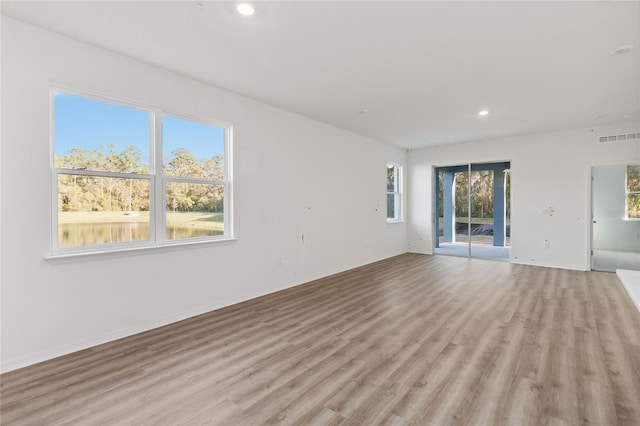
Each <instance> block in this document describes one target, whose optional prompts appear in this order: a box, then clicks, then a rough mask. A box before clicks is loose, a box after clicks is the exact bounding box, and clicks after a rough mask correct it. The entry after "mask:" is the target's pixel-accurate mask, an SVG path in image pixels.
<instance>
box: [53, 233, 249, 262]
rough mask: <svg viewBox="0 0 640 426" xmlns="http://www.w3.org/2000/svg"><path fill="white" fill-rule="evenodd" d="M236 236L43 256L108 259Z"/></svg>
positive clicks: (58, 259)
mask: <svg viewBox="0 0 640 426" xmlns="http://www.w3.org/2000/svg"><path fill="white" fill-rule="evenodd" d="M237 240H238V239H237V238H224V239H219V240H204V241H203V240H200V241H188V242H186V241H185V242H178V243H169V244H162V245H154V246H138V247H118V248H112V249H105V250H99V249H96V250H94V251H83V252H66V253H65V252H58V253H50V254H49V255H47V256H45V259H46V260H47V261H48V262H49V263H53V264H58V263H70V262H80V261H89V260H97V259H110V258H114V257H124V256H132V255H140V254H148V253H152V252H156V253H162V252H169V251H174V250H188V249H193V248H198V247H201V246H206V245H217V244H228V243H233V242H235V241H237Z"/></svg>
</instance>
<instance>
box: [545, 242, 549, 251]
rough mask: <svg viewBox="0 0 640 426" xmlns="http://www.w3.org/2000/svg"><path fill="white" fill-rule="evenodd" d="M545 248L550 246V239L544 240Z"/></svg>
mask: <svg viewBox="0 0 640 426" xmlns="http://www.w3.org/2000/svg"><path fill="white" fill-rule="evenodd" d="M544 248H546V249H548V248H549V240H544Z"/></svg>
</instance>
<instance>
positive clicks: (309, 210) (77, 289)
mask: <svg viewBox="0 0 640 426" xmlns="http://www.w3.org/2000/svg"><path fill="white" fill-rule="evenodd" d="M51 82H57V83H62V84H64V85H67V86H70V87H73V88H77V89H81V90H91V91H94V92H98V93H102V94H105V95H109V96H113V97H116V98H124V99H130V100H133V101H137V102H141V103H144V104H148V105H152V106H157V107H160V108H163V109H165V110H169V111H176V112H180V113H184V114H190V115H195V116H205V117H212V118H216V119H219V120H223V121H226V122H229V123H231V124H232V125H233V126H234V181H233V186H234V189H235V192H234V202H235V210H234V219H235V229H236V236H237V238H238V240H237V241H234V242H228V243H222V244H208V245H202V246H198V247H190V248H183V249H170V250H164V249H163V250H157V251H152V252H145V253H142V254H135V255H134V254H130V255H118V256H113V255H110V256H103V257H100V256H98V257H93V258H89V259H85V260H82V261H77V260H76V261H67V262H57V263H55V262H51V261H47V260H45V256H46V255H47V253H48V251H49V246H50V241H49V235H50V196H51V195H50V179H51V176H50V162H49V161H50V160H49V155H50V153H49V87H50V83H51ZM2 154H3V155H2V177H1V182H2V194H1V197H2V198H1V203H2V206H3V212H2V218H1V219H2V256H3V258H2V265H3V269H2V275H1V278H2V371H8V370H12V369H15V368H18V367H22V366H25V365H29V364H32V363H35V362H38V361H42V360H46V359H49V358H52V357H55V356H58V355H62V354H66V353H69V352H72V351H76V350H79V349H82V348H86V347H89V346H92V345H95V344H99V343H102V342H105V341H109V340H112V339H116V338H120V337H123V336H126V335H130V334H133V333H137V332H140V331H143V330H147V329H150V328H154V327H157V326H160V325H164V324H167V323H170V322H172V321H176V320H179V319H183V318H186V317H189V316H192V315H196V314H200V313H203V312H207V311H210V310H212V309H216V308H219V307H222V306H227V305H230V304H233V303H237V302H240V301H243V300H247V299H249V298H253V297H256V296H260V295H263V294H267V293H271V292H274V291H277V290H280V289H283V288H287V287H291V286H294V285H297V284H300V283H304V282H307V281H309V280H313V279H316V278H319V277H322V276H326V275H329V274H333V273H336V272H339V271H343V270H346V269H350V268H353V267H356V266H359V265H363V264H366V263H370V262H374V261H377V260H380V259H383V258H387V257H390V256H394V255H398V254H401V253H404V252H406V251H407V244H406V241H407V239H406V226H405V224H404V223H402V224H392V225H387V224H386V220H385V214H386V209H385V208H384V205H385V202H386V201H385V200H386V193H385V188H386V187H385V178H386V172H385V170H386V167H385V166H386V162H387V161H389V160H391V161H395V162H398V163H400V164H405V163H406V152H405V151H404V150H399V149H397V148H394V147H391V146H388V145H385V144H382V143H379V142H377V141H374V140H371V139H368V138H365V137H362V136H359V135H355V134H352V133H349V132H346V131H344V130H341V129H338V128H335V127H331V126H328V125H325V124H322V123H319V122H315V121H312V120H310V119H307V118H305V117H301V116H299V115H296V114H292V113H289V112H286V111H283V110H280V109H277V108H274V107H271V106H268V105H265V104H262V103H260V102H257V101H254V100H251V99H247V98H244V97H242V96H238V95H235V94H232V93H229V92H226V91H224V90H221V89H218V88H215V87H212V86H209V85H206V84H203V83H201V82H198V81H194V80H192V79H189V78H186V77H184V76H180V75H177V74H174V73H171V72H168V71H165V70H162V69H159V68H156V67H153V66H150V65H148V64H145V63H142V62H139V61H136V60H133V59H131V58H126V57H123V56H120V55H118V54H115V53H112V52H109V51H105V50H102V49H100V48H97V47H93V46H90V45H87V44H84V43H81V42H78V41H74V40H71V39H68V38H65V37H62V36H59V35H56V34H53V33H50V32H47V31H44V30H41V29H38V28H36V27H32V26H29V25H26V24H23V23H21V22H19V21H16V20H13V19H10V18H6V17H3V18H2ZM5 207H6V209H5ZM302 234H304V235H305V238H304V244H302V241H301V240H302V239H301V235H302ZM280 259H281V262H280ZM280 263H281V264H280Z"/></svg>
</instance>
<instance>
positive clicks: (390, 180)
mask: <svg viewBox="0 0 640 426" xmlns="http://www.w3.org/2000/svg"><path fill="white" fill-rule="evenodd" d="M400 221H402V166H400V165H398V164H394V163H387V222H400Z"/></svg>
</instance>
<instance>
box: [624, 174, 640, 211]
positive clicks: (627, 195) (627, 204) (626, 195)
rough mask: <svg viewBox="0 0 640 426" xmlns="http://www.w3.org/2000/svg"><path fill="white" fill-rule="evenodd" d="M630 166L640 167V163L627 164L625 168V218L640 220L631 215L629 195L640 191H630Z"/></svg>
mask: <svg viewBox="0 0 640 426" xmlns="http://www.w3.org/2000/svg"><path fill="white" fill-rule="evenodd" d="M629 166H634V167H640V164H627V165H626V166H625V168H624V219H625V220H634V221H640V218H637V217H629V195H635V194H640V191H629V190H628V188H629V181H628V180H627V178H628V172H629Z"/></svg>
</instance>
